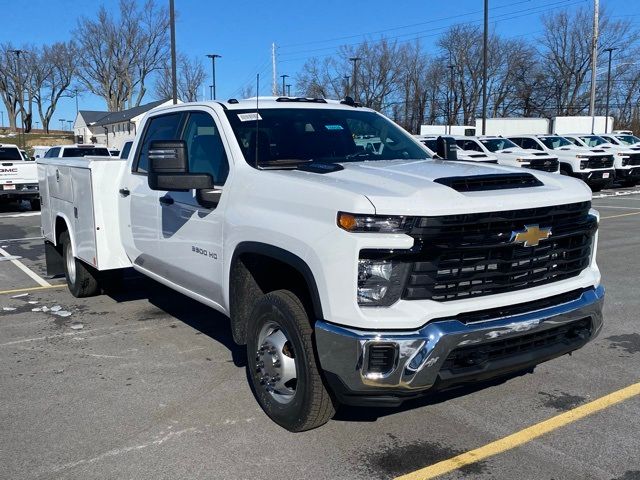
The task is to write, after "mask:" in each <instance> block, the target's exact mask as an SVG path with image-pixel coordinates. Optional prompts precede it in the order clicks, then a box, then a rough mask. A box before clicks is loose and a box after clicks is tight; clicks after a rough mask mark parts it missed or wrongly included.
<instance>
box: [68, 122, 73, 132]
mask: <svg viewBox="0 0 640 480" xmlns="http://www.w3.org/2000/svg"><path fill="white" fill-rule="evenodd" d="M72 123H73V120H67V124H68V128H69V131H71V124H72Z"/></svg>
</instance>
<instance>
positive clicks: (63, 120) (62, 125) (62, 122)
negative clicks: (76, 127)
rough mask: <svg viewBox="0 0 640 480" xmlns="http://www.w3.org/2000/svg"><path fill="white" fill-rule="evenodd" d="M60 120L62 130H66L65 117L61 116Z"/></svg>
mask: <svg viewBox="0 0 640 480" xmlns="http://www.w3.org/2000/svg"><path fill="white" fill-rule="evenodd" d="M58 121H59V122H60V130H62V131H63V132H64V122H65V119H64V118H59V119H58Z"/></svg>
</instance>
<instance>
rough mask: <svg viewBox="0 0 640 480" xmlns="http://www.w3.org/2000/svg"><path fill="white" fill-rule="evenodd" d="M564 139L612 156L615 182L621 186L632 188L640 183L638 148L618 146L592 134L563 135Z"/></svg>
mask: <svg viewBox="0 0 640 480" xmlns="http://www.w3.org/2000/svg"><path fill="white" fill-rule="evenodd" d="M564 138H566V139H567V140H569V141H570V142H571V143H573V144H574V145H577V146H579V147H585V148H588V149H590V150H591V151H592V152H596V153H610V154H611V155H613V166H614V168H615V170H616V180H618V182H620V183H621V184H622V185H625V186H633V185H636V184H637V183H638V182H639V181H640V146H637V147H631V146H626V145H625V146H620V145H616V144H614V143H611V142H609V141H608V140H606V139H604V138H602V137H600V136H598V135H592V134H571V135H564Z"/></svg>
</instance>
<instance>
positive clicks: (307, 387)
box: [247, 290, 335, 432]
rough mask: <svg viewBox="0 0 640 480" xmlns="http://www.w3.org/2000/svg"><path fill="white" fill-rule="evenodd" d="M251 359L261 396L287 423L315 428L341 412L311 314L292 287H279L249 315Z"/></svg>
mask: <svg viewBox="0 0 640 480" xmlns="http://www.w3.org/2000/svg"><path fill="white" fill-rule="evenodd" d="M247 359H248V361H247V372H248V376H249V378H250V381H251V386H252V387H253V392H254V394H255V396H256V399H257V400H258V403H259V404H260V406H261V407H262V409H263V410H264V412H265V413H266V414H267V415H268V416H269V417H270V418H271V419H272V420H273V421H274V422H276V423H277V424H278V425H280V426H281V427H283V428H285V429H287V430H289V431H290V432H302V431H305V430H311V429H312V428H316V427H319V426H321V425H324V424H325V423H327V422H328V421H329V419H330V418H331V417H333V415H334V414H335V407H334V403H333V400H332V398H331V396H330V394H329V392H328V391H327V389H326V388H325V386H324V383H323V381H322V377H321V376H320V369H319V366H318V361H317V359H316V354H315V351H314V346H313V329H312V328H311V323H310V322H309V317H308V315H307V312H306V310H305V308H304V305H303V304H302V302H301V301H300V299H299V298H298V297H297V296H296V295H295V294H293V293H292V292H290V291H288V290H276V291H274V292H271V293H268V294H266V295H264V296H263V297H262V298H261V299H260V300H258V302H257V303H256V305H255V307H254V309H253V311H252V313H251V316H250V317H249V325H248V330H247ZM285 379H287V381H286V382H285V381H284V380H285Z"/></svg>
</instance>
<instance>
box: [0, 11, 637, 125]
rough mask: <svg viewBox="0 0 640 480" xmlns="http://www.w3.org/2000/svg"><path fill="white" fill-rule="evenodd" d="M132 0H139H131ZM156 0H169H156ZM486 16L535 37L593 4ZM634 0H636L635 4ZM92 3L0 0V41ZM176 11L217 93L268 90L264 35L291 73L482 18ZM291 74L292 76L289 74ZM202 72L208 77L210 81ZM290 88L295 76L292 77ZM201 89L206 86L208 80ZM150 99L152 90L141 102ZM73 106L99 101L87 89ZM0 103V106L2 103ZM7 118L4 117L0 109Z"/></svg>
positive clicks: (67, 19) (62, 20)
mask: <svg viewBox="0 0 640 480" xmlns="http://www.w3.org/2000/svg"><path fill="white" fill-rule="evenodd" d="M131 1H140V2H142V0H131ZM158 1H159V2H160V3H162V2H166V3H167V4H168V0H158ZM489 3H490V25H491V28H492V29H493V30H495V31H497V32H498V33H500V34H502V35H504V36H507V37H519V36H521V37H533V38H535V36H536V35H537V34H539V33H540V30H541V22H540V15H541V14H542V12H543V11H544V12H547V13H548V14H553V12H557V11H559V10H560V9H561V8H567V9H570V10H571V9H576V8H580V7H587V8H591V6H592V5H593V2H592V0H490V2H489ZM600 3H601V6H602V7H603V8H606V9H607V11H608V12H609V14H611V15H614V16H616V17H618V18H623V16H624V17H625V18H628V19H629V20H630V21H632V22H634V23H637V24H639V25H640V2H635V1H629V0H626V1H623V0H601V2H600ZM636 3H637V4H636ZM100 4H105V5H107V6H109V5H112V6H113V8H117V0H82V1H78V0H29V1H26V0H18V1H16V0H0V12H2V29H0V42H7V41H11V42H13V43H14V44H16V45H21V44H23V43H36V44H47V43H53V42H56V41H61V40H69V39H71V38H72V37H73V29H74V27H75V25H76V22H77V18H78V17H79V16H83V15H84V16H88V17H91V16H92V15H93V14H94V13H95V12H96V11H97V9H98V6H99V5H100ZM175 5H176V10H177V13H178V22H177V26H176V30H177V32H176V37H177V40H176V41H177V45H178V49H179V50H181V51H183V52H185V53H187V54H189V55H191V56H194V55H195V56H201V57H202V58H203V59H204V60H206V63H205V66H206V68H207V70H206V71H207V72H209V71H210V65H211V64H210V61H209V60H208V59H206V58H205V57H204V56H205V55H206V54H207V53H217V54H220V55H222V58H221V59H218V60H217V63H216V71H217V91H218V98H224V99H226V98H229V97H231V96H239V95H240V91H241V89H242V87H243V86H244V85H246V84H247V83H250V82H254V81H255V74H256V73H258V72H259V73H261V83H262V89H261V93H262V94H270V85H269V84H268V83H267V82H269V81H270V77H271V68H270V61H271V60H270V55H271V43H272V42H275V43H276V45H277V46H278V50H277V51H278V66H277V70H278V75H281V74H288V75H291V76H292V77H293V76H294V75H295V74H296V73H297V72H298V71H299V70H300V69H301V67H302V65H303V64H304V62H305V60H306V59H307V58H309V57H312V56H324V55H331V54H332V53H334V52H335V50H336V48H337V47H338V46H339V45H341V44H356V43H358V42H361V41H362V40H363V39H366V38H372V39H376V38H379V37H380V36H381V35H385V36H387V37H394V38H397V40H398V41H413V40H415V39H416V38H420V41H421V43H422V44H423V46H424V47H425V49H426V50H427V51H430V50H431V51H433V50H434V49H435V46H434V44H435V42H436V40H437V38H438V35H439V34H440V33H441V32H442V31H443V30H444V29H446V28H447V27H448V26H449V25H452V24H455V23H462V22H465V23H466V22H472V23H475V24H478V25H481V23H482V5H483V1H482V0H401V1H396V2H391V1H389V0H366V1H364V0H351V1H349V0H320V1H318V0H314V1H311V0H297V1H283V0H270V1H262V0H253V1H249V0H235V1H223V2H220V1H210V0H175ZM289 80H292V79H289ZM209 83H210V79H207V85H209ZM292 91H295V84H294V86H293V87H292ZM207 95H208V90H207ZM152 100H154V98H153V95H152V93H151V94H148V96H147V97H145V99H144V101H143V103H144V102H146V101H152ZM80 108H81V109H88V110H103V109H105V106H104V102H103V101H102V100H101V99H99V98H96V97H93V96H91V95H89V94H85V95H83V96H82V97H81V98H80ZM0 109H1V110H3V111H4V106H0ZM74 116H75V102H74V100H73V99H63V100H61V102H60V104H59V107H58V110H57V111H56V114H55V116H54V125H58V122H57V119H59V118H65V119H72V118H74ZM5 121H6V118H5Z"/></svg>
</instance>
